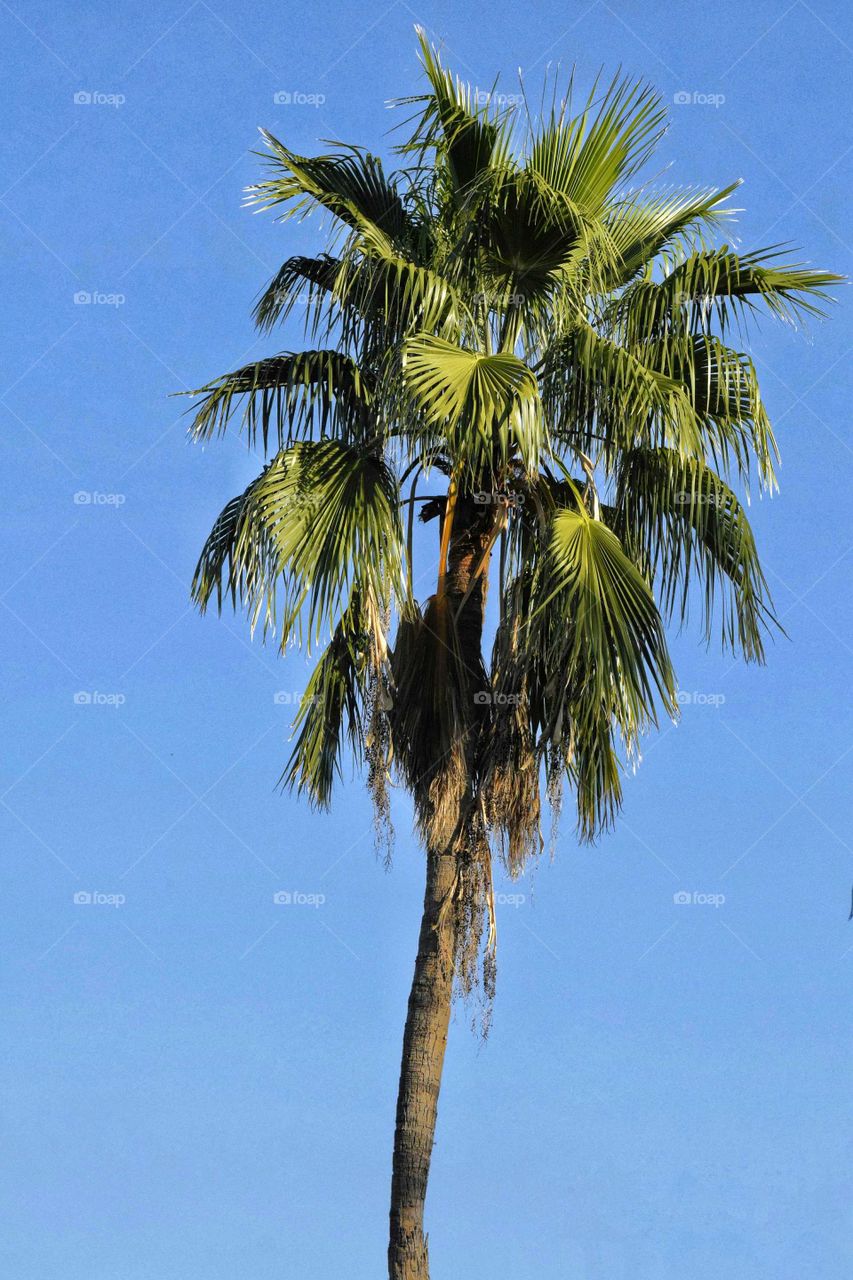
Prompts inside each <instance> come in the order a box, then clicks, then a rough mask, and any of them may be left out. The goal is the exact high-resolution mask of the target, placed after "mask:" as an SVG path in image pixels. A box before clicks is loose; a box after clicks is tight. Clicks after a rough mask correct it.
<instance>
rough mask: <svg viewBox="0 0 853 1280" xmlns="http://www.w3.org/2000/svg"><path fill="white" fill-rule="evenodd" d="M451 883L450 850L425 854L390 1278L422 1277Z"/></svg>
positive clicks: (403, 1074) (448, 966) (443, 1034)
mask: <svg viewBox="0 0 853 1280" xmlns="http://www.w3.org/2000/svg"><path fill="white" fill-rule="evenodd" d="M455 878H456V859H455V856H454V854H453V853H448V852H444V853H434V852H428V853H427V875H426V892H425V894H424V912H423V919H422V920H421V932H420V938H419V940H418V955H417V959H416V961H415V974H414V979H413V981H412V990H411V993H410V995H409V1008H408V1013H407V1016H406V1030H405V1033H404V1035H403V1061H402V1066H401V1068H400V1087H399V1092H398V1095H397V1125H396V1130H395V1134H394V1161H393V1172H392V1177H391V1238H390V1244H389V1246H388V1274H389V1277H390V1280H429V1261H428V1256H427V1238H426V1236H425V1234H424V1201H425V1199H426V1189H427V1179H428V1177H429V1166H430V1159H431V1157H432V1147H433V1141H434V1138H435V1122H436V1115H437V1111H438V1093H439V1089H440V1087H441V1072H442V1068H443V1066H444V1051H445V1048H446V1046H447V1028H448V1024H449V1022H450V1008H451V998H452V994H453V952H454V944H455V933H454V931H455V923H454V921H455V915H454V912H453V911H450V910H448V911H445V912H444V913H443V914H442V910H441V908H442V905H443V904H444V903H445V902H446V900H447V896H448V894H449V893H450V892H451V891H452V889H453V885H454V882H455Z"/></svg>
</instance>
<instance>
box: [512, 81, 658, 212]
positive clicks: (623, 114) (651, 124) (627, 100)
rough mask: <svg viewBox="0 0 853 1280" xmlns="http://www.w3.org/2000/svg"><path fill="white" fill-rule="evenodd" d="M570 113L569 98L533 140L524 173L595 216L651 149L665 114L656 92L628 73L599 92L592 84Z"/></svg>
mask: <svg viewBox="0 0 853 1280" xmlns="http://www.w3.org/2000/svg"><path fill="white" fill-rule="evenodd" d="M570 112H571V98H570V97H569V98H568V99H567V100H566V101H565V102H564V103H563V106H562V109H561V110H560V111H559V112H558V111H555V110H554V111H552V112H551V115H550V117H549V119H548V120H547V121H546V122H545V123H544V125H543V126H542V127H541V129H540V130H539V131H538V133H537V134H536V136H535V137H534V139H533V142H532V145H531V149H530V158H529V160H528V162H527V171H528V172H530V173H535V174H537V175H538V176H539V177H541V178H543V179H544V180H545V182H546V183H547V184H548V186H549V187H550V188H551V189H552V190H554V191H558V192H560V193H561V194H562V195H564V196H566V197H567V198H568V199H569V200H570V201H571V202H572V203H573V204H574V205H576V206H577V207H578V208H580V209H583V210H584V211H585V213H587V214H588V215H590V216H591V217H598V216H599V215H600V214H601V213H602V212H603V211H604V207H605V204H606V202H607V200H608V197H609V196H610V195H611V192H612V191H613V190H614V188H616V187H617V186H618V185H619V184H620V183H622V182H624V181H625V180H626V179H628V178H629V177H631V176H632V175H633V174H634V173H636V172H637V170H638V169H639V168H641V167H642V165H643V164H644V163H645V161H646V160H647V159H648V157H649V155H650V153H651V152H652V151H653V150H654V147H655V146H656V144H657V142H658V141H659V140H660V138H661V137H662V135H663V133H664V131H665V127H666V116H667V113H666V110H665V108H664V107H663V105H662V100H661V97H660V94H658V93H657V91H656V90H654V89H652V87H651V86H650V85H648V84H644V83H642V82H637V81H632V80H630V79H629V78H627V77H625V78H620V77H616V78H615V79H614V80H613V81H612V83H611V84H610V85H609V86H608V88H607V89H606V90H605V91H604V93H603V94H601V95H599V93H598V87H597V85H596V86H594V87H593V90H592V92H591V93H590V95H589V99H588V101H587V103H586V106H585V107H584V108H583V110H582V111H580V113H579V114H577V115H572V114H570Z"/></svg>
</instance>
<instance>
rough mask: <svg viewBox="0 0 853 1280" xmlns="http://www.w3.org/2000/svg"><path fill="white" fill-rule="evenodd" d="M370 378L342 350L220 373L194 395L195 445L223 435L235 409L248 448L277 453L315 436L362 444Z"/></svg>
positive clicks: (368, 428)
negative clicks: (271, 448)
mask: <svg viewBox="0 0 853 1280" xmlns="http://www.w3.org/2000/svg"><path fill="white" fill-rule="evenodd" d="M372 384H373V379H372V377H371V376H370V374H369V373H365V371H364V370H362V369H361V368H360V367H359V365H358V364H357V363H356V362H355V361H354V360H353V359H352V358H351V357H350V356H348V355H345V354H344V353H343V352H342V351H299V352H289V351H285V352H282V354H281V355H278V356H271V357H269V358H267V359H265V360H258V361H256V362H255V363H253V364H247V365H244V366H243V367H242V368H241V369H235V370H234V371H233V372H232V373H226V374H223V375H222V376H221V377H219V378H216V379H214V381H213V382H209V383H207V384H206V385H205V386H203V387H199V388H198V389H197V390H196V391H189V392H184V393H182V394H185V395H192V396H201V397H202V399H201V400H200V401H199V402H198V404H196V405H195V406H194V410H195V416H194V418H193V422H192V426H191V428H190V432H191V435H192V437H193V439H195V440H209V439H210V438H211V437H212V436H214V435H217V434H219V435H221V434H222V433H223V432H224V431H225V430H226V428H227V426H228V424H229V422H230V421H231V419H232V417H233V416H234V414H235V412H236V411H237V410H238V409H242V414H241V428H242V430H244V431H245V433H246V438H247V442H248V444H249V445H250V446H251V445H253V444H254V443H255V441H256V439H257V438H258V435H260V438H261V440H262V442H263V446H264V448H265V449H266V447H267V444H268V441H269V439H270V437H271V436H272V437H273V438H274V439H275V440H276V441H277V445H278V448H279V449H283V448H287V447H288V446H289V445H290V444H291V443H292V442H293V441H294V440H296V439H300V438H303V437H310V436H312V435H314V434H318V435H321V436H323V435H327V434H331V435H335V436H340V437H341V438H344V439H350V440H352V439H366V438H368V437H369V436H370V435H372V434H374V431H373V421H374V420H373V416H372V405H373V385H372Z"/></svg>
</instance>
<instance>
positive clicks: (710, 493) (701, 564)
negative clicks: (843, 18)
mask: <svg viewBox="0 0 853 1280" xmlns="http://www.w3.org/2000/svg"><path fill="white" fill-rule="evenodd" d="M421 46H422V58H423V63H424V67H425V71H426V76H427V80H428V92H427V93H426V94H424V95H422V96H419V97H416V98H410V99H406V100H405V101H406V102H407V103H408V105H409V107H410V109H411V111H412V112H413V113H414V116H413V120H412V121H411V122H410V123H411V136H408V137H407V140H406V141H405V142H403V143H402V144H401V145H399V146H398V147H397V148H396V154H397V156H398V159H399V163H400V168H398V169H397V170H396V171H395V172H393V173H386V171H385V169H384V167H383V165H382V163H381V161H380V160H379V159H378V158H377V157H376V156H374V155H372V154H370V153H369V152H367V151H365V150H363V149H361V148H360V147H356V146H339V147H336V148H335V149H334V150H333V151H332V152H331V153H330V154H327V155H322V156H318V157H315V158H306V157H303V156H300V155H296V154H294V153H293V152H292V151H290V150H288V148H287V147H286V146H284V145H283V144H282V143H281V142H279V141H278V140H277V139H276V138H274V137H272V136H271V135H269V134H265V135H264V138H265V142H266V144H267V146H268V148H269V157H268V158H269V166H270V168H269V174H268V176H267V177H266V178H265V180H264V181H262V182H260V183H259V184H258V185H257V186H256V187H254V188H252V189H251V193H250V200H251V202H253V203H255V204H257V205H260V206H262V207H264V208H272V209H276V210H279V211H280V213H281V217H282V219H286V218H290V217H302V216H304V215H307V214H309V213H311V212H312V211H313V210H316V209H321V210H326V211H327V212H328V213H329V214H331V215H332V219H333V222H334V225H335V227H336V234H335V236H334V238H333V240H332V242H331V243H330V244H328V245H327V251H326V252H323V253H320V254H319V255H318V256H316V257H304V256H300V257H290V258H288V259H287V261H285V262H284V264H283V266H282V267H281V269H280V270H279V271H278V273H277V274H276V276H275V277H274V279H273V280H272V281H271V282H270V284H269V286H268V287H267V288H266V290H265V291H264V292H263V294H262V295H261V297H260V299H259V301H258V303H257V306H256V309H255V316H256V319H257V323H258V325H259V326H260V328H261V329H262V330H263V331H264V332H270V331H272V330H273V329H274V328H275V327H276V326H277V325H278V324H279V323H280V322H281V321H283V320H284V319H286V317H288V316H289V315H290V314H291V313H292V312H293V311H294V308H295V306H296V304H297V302H299V303H302V302H305V301H306V300H307V304H308V308H307V312H308V321H307V330H308V333H309V335H310V341H311V343H312V346H311V348H310V349H308V350H304V351H299V352H282V353H280V354H278V355H273V356H271V357H270V358H268V359H264V360H260V361H258V362H257V363H254V364H250V365H247V366H246V367H244V368H241V369H238V370H236V371H234V372H232V373H228V374H225V375H224V376H223V377H220V378H218V379H216V380H215V381H214V382H211V383H209V384H208V385H207V386H205V387H202V388H201V389H200V391H199V392H198V393H196V394H197V395H199V396H200V397H201V399H200V401H199V402H198V404H197V405H196V411H195V419H194V428H193V429H194V434H195V437H196V438H197V439H201V440H204V439H207V438H209V437H211V436H213V435H215V434H216V433H217V432H220V431H224V430H225V428H226V426H227V425H228V424H229V423H230V422H231V421H232V419H233V418H234V417H235V416H238V415H240V416H241V420H242V426H243V429H244V431H245V433H246V436H247V439H248V442H249V444H250V445H253V446H255V445H262V446H263V448H264V450H265V451H267V452H268V455H269V460H268V462H267V464H266V466H265V467H264V469H263V471H262V472H261V474H260V475H259V476H258V477H257V479H256V480H254V481H253V482H252V483H251V484H250V485H249V487H248V488H247V489H246V491H245V492H244V493H242V494H241V495H239V496H238V497H236V498H234V499H233V500H232V501H231V502H229V503H228V505H227V506H226V507H225V509H224V510H223V511H222V513H221V515H220V516H219V518H218V519H217V521H216V523H215V525H214V527H213V530H212V532H211V534H210V537H209V538H208V541H207V543H206V545H205V547H204V550H203V552H202V555H201V559H200V561H199V565H198V568H197V571H196V575H195V579H194V583H193V593H194V597H195V599H196V601H197V602H198V604H199V605H200V607H201V608H202V609H204V608H205V607H206V606H207V605H208V603H209V602H210V601H211V599H212V598H215V599H216V601H217V603H218V604H219V606H220V607H221V606H222V604H223V601H224V600H226V599H227V598H230V601H231V602H232V604H233V605H234V606H242V607H244V608H245V609H246V610H247V611H248V614H249V616H250V618H251V621H252V624H253V625H254V624H256V623H260V624H261V626H262V627H263V629H264V631H267V630H269V631H271V632H272V631H274V632H275V634H276V635H277V637H278V639H279V642H280V644H281V646H282V648H283V647H284V646H285V645H287V644H288V643H290V642H293V641H297V642H301V643H304V644H305V645H306V646H307V647H308V648H309V649H312V648H316V647H318V646H322V653H321V654H320V656H319V660H318V662H317V666H316V668H315V670H314V672H313V675H312V677H311V681H310V685H309V688H308V690H307V694H308V696H307V697H306V699H305V700H304V702H303V704H302V706H301V707H300V710H299V712H298V715H297V718H296V738H295V745H294V748H293V753H292V757H291V759H290V761H289V763H288V765H287V767H286V769H285V774H284V781H285V782H286V783H287V784H288V785H292V786H294V787H296V788H297V789H299V790H303V791H305V792H307V794H308V795H309V797H310V798H311V800H312V801H313V802H315V803H316V804H318V805H327V804H328V803H329V800H330V796H331V792H332V785H333V781H334V778H335V775H336V773H337V772H338V771H339V769H340V763H341V758H342V753H343V752H344V751H345V749H346V744H345V739H346V740H348V743H349V746H350V748H351V750H352V752H353V753H354V754H355V757H356V758H357V759H359V760H361V761H362V762H364V763H366V765H367V769H368V774H369V784H370V788H371V791H372V792H373V795H374V799H375V802H376V805H377V808H378V812H379V814H380V816H381V817H387V813H388V800H387V794H386V789H385V788H386V782H387V780H388V778H389V776H392V775H396V776H397V777H398V778H399V779H400V780H401V781H402V783H403V784H404V786H405V787H406V788H407V789H408V790H409V791H410V793H411V795H412V797H413V800H414V805H415V812H416V816H417V822H418V825H419V829H420V831H421V833H422V835H423V838H424V841H425V843H426V845H427V847H428V848H434V849H435V848H447V847H452V848H453V850H454V852H455V856H456V859H457V873H456V881H455V883H454V886H453V892H452V894H451V895H450V898H451V901H450V902H449V903H448V907H449V908H452V910H453V911H454V912H455V913H456V915H457V920H458V923H459V928H458V930H457V931H456V935H455V937H456V943H455V946H456V965H455V967H456V976H457V980H458V981H459V982H461V984H462V986H463V987H469V986H470V984H471V982H472V981H473V978H474V962H475V959H476V957H477V956H478V955H481V954H485V955H486V957H487V970H488V957H489V955H490V954H491V946H489V945H487V946H485V947H482V946H481V942H482V940H483V936H484V932H483V931H484V930H486V929H488V935H489V938H490V939H491V936H492V929H491V927H490V926H493V917H492V912H491V860H490V859H491V851H492V850H493V849H494V850H498V851H500V853H501V854H502V856H503V857H504V859H505V861H506V863H507V865H508V866H509V868H510V870H511V871H512V872H516V871H518V870H519V869H520V868H522V867H523V866H524V864H525V861H526V860H527V859H528V858H530V857H531V856H534V855H535V854H536V853H537V852H538V851H539V850H540V848H541V845H542V839H541V835H540V826H541V806H542V796H547V797H549V798H550V800H551V801H552V803H554V804H555V805H557V804H558V803H559V797H560V794H561V792H562V789H563V787H564V784H565V783H566V782H568V784H569V786H570V788H571V791H572V792H573V793H574V795H575V797H576V801H577V811H578V822H579V830H580V834H581V836H582V837H584V838H592V837H593V836H594V835H595V834H596V832H597V831H599V830H600V829H601V828H602V827H603V826H605V825H607V824H608V823H609V822H611V821H612V819H613V817H614V815H615V814H616V812H617V811H618V808H619V804H620V797H621V788H620V772H621V768H622V764H621V762H623V761H624V760H625V759H626V758H628V757H630V756H631V755H633V754H635V753H636V751H637V746H638V742H639V740H640V737H641V735H642V734H643V732H644V731H646V730H647V729H648V728H649V727H650V726H653V725H654V724H656V723H657V720H658V717H659V716H660V715H661V714H664V715H666V716H672V717H674V716H675V715H676V712H677V700H676V686H675V679H674V675H673V671H672V667H671V664H670V659H669V656H668V653H667V645H666V639H665V626H666V624H667V622H668V621H669V620H670V619H673V618H674V619H676V620H678V621H679V622H681V621H684V620H686V618H687V615H688V607H689V606H693V607H694V608H695V609H697V610H698V612H699V614H700V617H701V625H702V627H703V629H704V632H705V634H706V635H707V637H708V638H711V637H712V636H713V635H714V634H717V633H718V634H719V636H720V638H721V639H722V642H723V643H724V644H725V645H727V646H730V647H731V648H732V649H733V650H738V651H740V652H741V653H742V654H743V656H744V657H745V658H746V659H749V660H756V661H761V660H762V656H763V643H764V635H765V631H766V628H767V627H768V625H772V621H773V615H772V612H771V603H770V599H769V595H768V591H767V584H766V582H765V578H764V575H763V573H762V570H761V566H760V564H759V560H758V556H757V553H756V547H755V542H754V539H753V534H752V531H751V529H750V525H749V522H748V520H747V517H746V514H745V510H744V505H743V503H742V501H741V499H740V498H739V497H738V496H737V494H736V492H735V489H738V490H740V491H741V492H742V493H743V492H744V491H745V489H746V487H747V486H748V485H749V484H750V483H751V484H752V485H753V486H755V487H757V488H758V489H772V488H773V486H774V483H775V482H774V461H775V460H776V445H775V441H774V438H773V433H772V430H771V427H770V423H769V421H768V417H767V413H766V411H765V407H764V404H763V402H762V399H761V394H760V391H759V385H758V379H757V377H756V372H755V369H754V367H753V363H752V361H751V360H750V358H749V356H748V355H747V354H745V353H744V352H743V351H741V350H739V349H738V347H737V345H731V344H732V342H733V341H734V342H735V343H737V341H738V339H739V338H740V337H742V335H743V332H744V322H745V320H746V319H747V318H748V317H749V315H750V313H751V312H752V311H753V310H754V309H756V308H758V307H761V306H764V307H766V308H767V309H769V311H770V312H771V313H772V314H774V315H776V316H778V317H781V318H782V319H785V320H789V321H795V320H797V319H798V318H799V317H802V316H804V315H807V314H809V313H816V312H817V311H818V310H819V309H820V306H821V303H822V300H823V299H824V297H825V295H826V290H827V287H828V286H830V285H832V284H833V283H834V282H835V281H836V280H837V277H835V276H833V275H830V274H829V273H827V272H822V271H817V270H813V269H810V268H807V267H805V266H803V265H800V264H798V263H795V262H792V261H790V260H789V258H788V257H787V255H785V254H784V253H783V252H782V251H781V250H780V249H779V248H778V247H774V248H771V249H767V250H763V251H759V252H751V253H740V252H736V251H735V250H734V249H733V248H732V247H730V245H729V244H728V243H724V242H722V232H723V229H724V227H725V226H726V223H727V220H728V218H729V217H730V213H731V211H730V208H729V205H728V199H729V197H730V195H731V193H732V191H733V190H734V187H735V186H736V185H737V184H734V185H733V186H731V187H727V188H725V189H723V190H712V189H677V190H676V189H666V190H660V189H655V188H652V187H650V186H649V185H648V184H644V183H643V182H642V181H640V180H639V179H638V178H637V175H638V172H639V171H640V169H641V168H642V167H643V166H644V164H645V163H646V161H647V160H648V158H649V156H650V155H651V153H652V151H653V149H654V148H655V147H656V145H657V143H658V142H659V141H660V138H661V136H662V134H663V132H664V128H665V112H664V110H663V109H662V106H661V102H660V99H659V98H658V97H657V96H656V95H655V93H654V92H653V91H652V90H651V89H650V88H648V87H646V86H644V85H642V84H632V83H630V82H628V81H626V80H622V79H620V80H617V81H615V82H614V83H612V84H610V85H609V86H608V87H607V88H605V89H603V90H601V89H599V88H598V87H597V88H596V89H595V90H594V91H593V93H592V94H591V95H590V97H589V98H588V100H586V101H585V102H584V104H583V105H582V106H581V107H580V109H578V110H574V109H573V107H572V103H571V93H570V94H569V95H568V97H567V99H566V100H564V101H562V102H556V101H554V102H553V103H552V104H551V105H550V106H549V107H546V108H545V109H544V110H542V111H540V112H539V113H538V114H537V115H536V116H535V117H533V116H531V114H530V112H529V111H528V109H527V105H526V103H524V102H515V103H514V104H511V105H510V106H509V107H508V108H506V109H501V108H500V107H499V106H498V105H497V103H496V99H495V98H494V96H490V95H483V94H478V93H476V91H474V90H472V89H471V88H469V87H468V86H466V85H464V84H462V83H460V82H459V81H457V80H456V79H455V78H454V77H453V76H452V75H451V74H450V73H449V72H448V71H447V70H446V69H445V68H444V67H443V66H442V64H441V62H440V59H439V57H438V55H437V53H436V52H435V51H434V50H433V49H432V48H430V46H429V45H428V44H427V43H426V41H425V39H424V37H423V36H422V35H421ZM425 476H431V477H432V479H433V483H432V485H431V486H430V487H431V488H432V489H436V488H437V489H438V490H440V492H439V493H437V494H436V493H432V494H429V495H421V496H419V494H418V483H419V481H420V480H421V479H422V478H423V477H425ZM417 508H419V509H420V519H421V520H423V521H426V522H429V521H430V520H433V519H435V520H436V521H437V525H436V531H437V536H436V546H435V552H434V566H433V567H434V572H433V573H432V574H431V575H430V576H431V579H432V580H431V584H430V587H431V589H430V594H429V598H428V599H427V600H425V601H422V602H418V601H417V600H416V599H415V594H414V584H415V583H417V582H418V581H421V580H422V579H423V574H422V571H421V570H422V568H423V567H422V566H421V567H420V568H419V569H418V570H416V568H415V567H414V565H413V556H414V550H415V548H414V542H415V540H414V538H413V520H414V514H415V511H416V509H417ZM420 541H421V540H419V543H420ZM418 552H419V555H420V554H422V552H421V548H420V546H419V549H418ZM487 584H488V585H490V586H491V589H492V592H493V597H494V598H496V602H497V608H496V610H495V616H496V624H495V629H494V630H495V633H494V640H493V644H492V646H491V654H490V657H489V658H488V660H486V658H485V657H484V654H483V643H482V641H483V620H484V610H485V600H486V589H487ZM694 588H697V590H694Z"/></svg>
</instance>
